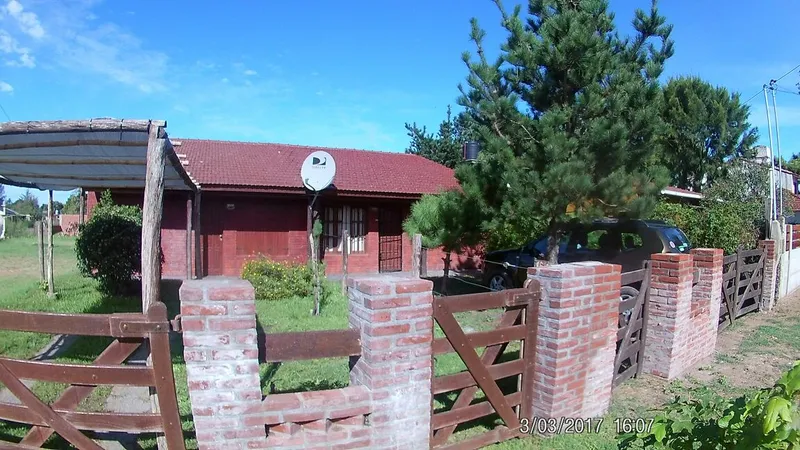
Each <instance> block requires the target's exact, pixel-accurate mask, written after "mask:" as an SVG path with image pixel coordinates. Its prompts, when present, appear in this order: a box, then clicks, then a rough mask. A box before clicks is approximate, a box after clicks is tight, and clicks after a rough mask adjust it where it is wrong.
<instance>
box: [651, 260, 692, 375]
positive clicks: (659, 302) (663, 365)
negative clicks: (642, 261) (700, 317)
mask: <svg viewBox="0 0 800 450" xmlns="http://www.w3.org/2000/svg"><path fill="white" fill-rule="evenodd" d="M651 258H652V259H651V263H652V268H653V272H652V278H651V280H650V307H649V308H648V311H647V313H648V324H647V336H646V337H645V351H644V364H643V366H642V371H643V372H645V373H649V374H652V375H656V376H659V377H662V378H666V379H668V380H672V379H673V378H676V377H678V376H680V375H681V374H682V373H683V372H684V371H685V370H686V369H688V359H689V354H688V347H689V344H690V341H691V340H690V331H691V314H692V278H693V275H694V270H693V267H694V263H693V258H692V255H687V254H681V253H657V254H654V255H653V256H652V257H651Z"/></svg>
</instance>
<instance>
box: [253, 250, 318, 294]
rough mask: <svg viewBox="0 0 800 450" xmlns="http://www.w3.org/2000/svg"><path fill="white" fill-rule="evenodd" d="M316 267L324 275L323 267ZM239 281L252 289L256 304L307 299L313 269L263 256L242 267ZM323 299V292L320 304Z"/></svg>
mask: <svg viewBox="0 0 800 450" xmlns="http://www.w3.org/2000/svg"><path fill="white" fill-rule="evenodd" d="M318 265H319V269H318V270H319V271H320V273H322V274H324V273H325V267H324V263H323V262H320V263H318ZM323 277H324V275H323ZM242 278H243V279H245V280H247V281H249V282H250V283H251V284H252V285H253V288H254V289H255V291H256V298H257V299H258V300H269V301H273V300H286V299H290V298H295V297H307V296H309V295H311V294H312V293H313V292H314V269H313V268H312V267H311V264H297V263H288V262H279V261H273V260H271V259H269V258H267V257H264V256H262V257H259V258H257V259H253V260H250V261H248V262H246V263H245V264H244V266H243V267H242ZM322 287H323V288H327V283H322ZM326 290H327V289H326ZM325 297H326V293H325V292H323V293H322V299H321V301H322V300H324V298H325Z"/></svg>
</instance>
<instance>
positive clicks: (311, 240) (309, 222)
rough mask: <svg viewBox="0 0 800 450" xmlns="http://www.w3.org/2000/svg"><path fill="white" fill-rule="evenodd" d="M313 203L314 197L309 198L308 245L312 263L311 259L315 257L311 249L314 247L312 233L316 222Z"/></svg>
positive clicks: (309, 257)
mask: <svg viewBox="0 0 800 450" xmlns="http://www.w3.org/2000/svg"><path fill="white" fill-rule="evenodd" d="M312 201H314V200H313V199H312V197H308V210H307V211H306V234H307V235H308V239H309V241H308V243H309V244H308V259H309V261H311V259H312V258H313V257H314V250H313V249H312V248H311V247H313V246H314V241H313V239H312V238H313V236H312V231H313V230H312V227H313V226H314V220H313V217H312V216H313V206H312V205H311V202H312Z"/></svg>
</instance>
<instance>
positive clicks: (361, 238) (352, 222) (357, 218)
mask: <svg viewBox="0 0 800 450" xmlns="http://www.w3.org/2000/svg"><path fill="white" fill-rule="evenodd" d="M345 230H347V232H348V233H349V234H350V253H361V252H364V251H365V248H366V235H367V214H366V211H365V210H364V208H354V207H350V206H329V207H327V208H325V215H324V216H323V231H322V238H323V242H324V244H325V250H326V251H328V252H341V251H342V234H343V233H344V231H345Z"/></svg>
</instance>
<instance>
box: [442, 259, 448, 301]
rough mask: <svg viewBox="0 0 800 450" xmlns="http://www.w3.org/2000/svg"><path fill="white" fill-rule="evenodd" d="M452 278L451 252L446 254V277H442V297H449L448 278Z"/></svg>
mask: <svg viewBox="0 0 800 450" xmlns="http://www.w3.org/2000/svg"><path fill="white" fill-rule="evenodd" d="M449 276H450V252H446V253H445V254H444V276H443V277H442V295H447V277H449Z"/></svg>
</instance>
